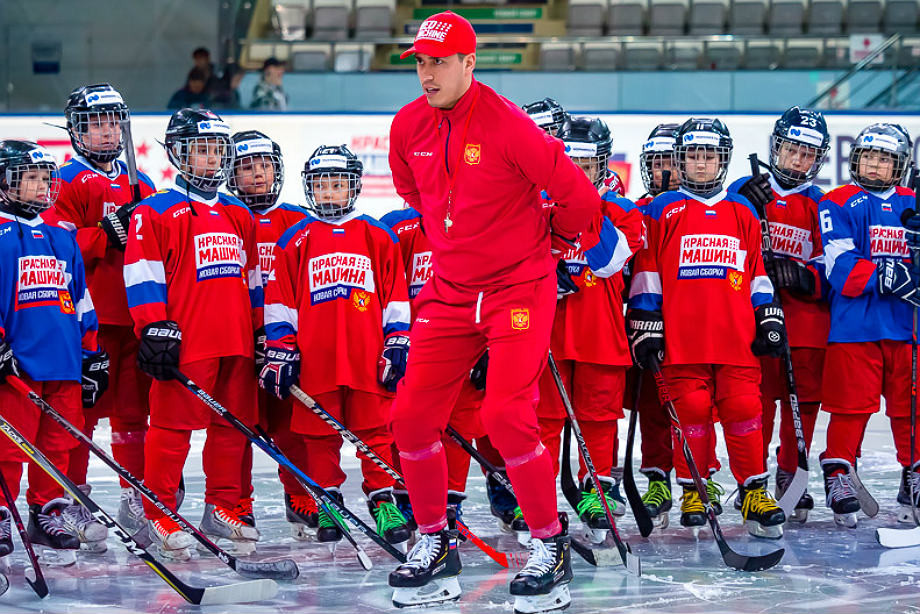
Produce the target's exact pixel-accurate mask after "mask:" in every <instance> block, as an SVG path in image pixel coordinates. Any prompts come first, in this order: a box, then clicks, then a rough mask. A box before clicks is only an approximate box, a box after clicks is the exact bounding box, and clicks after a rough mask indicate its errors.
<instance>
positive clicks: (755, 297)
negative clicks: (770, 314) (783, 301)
mask: <svg viewBox="0 0 920 614" xmlns="http://www.w3.org/2000/svg"><path fill="white" fill-rule="evenodd" d="M772 302H773V295H772V294H767V293H765V292H755V293H754V294H752V295H751V305H752V306H753V307H755V308H757V307H760V306H761V305H769V304H770V303H772Z"/></svg>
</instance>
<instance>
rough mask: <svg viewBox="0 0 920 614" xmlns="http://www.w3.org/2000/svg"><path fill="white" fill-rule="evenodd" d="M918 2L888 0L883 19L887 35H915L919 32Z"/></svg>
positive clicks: (883, 28) (884, 30) (883, 29)
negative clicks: (897, 33) (898, 33)
mask: <svg viewBox="0 0 920 614" xmlns="http://www.w3.org/2000/svg"><path fill="white" fill-rule="evenodd" d="M918 4H920V2H918V0H887V2H885V13H884V15H883V17H882V32H884V33H885V34H894V33H896V32H900V33H901V34H913V33H915V32H916V31H917V13H918V11H917V6H918Z"/></svg>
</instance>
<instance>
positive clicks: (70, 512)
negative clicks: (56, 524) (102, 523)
mask: <svg viewBox="0 0 920 614" xmlns="http://www.w3.org/2000/svg"><path fill="white" fill-rule="evenodd" d="M63 517H64V523H65V524H69V525H71V526H72V527H74V528H75V529H78V530H82V529H83V528H84V527H85V526H86V525H88V524H90V523H91V522H95V521H96V519H95V518H93V515H92V514H90V513H89V510H88V509H86V508H85V507H83V506H82V505H80V504H79V503H76V504H74V505H69V506H67V507H66V508H64V512H63Z"/></svg>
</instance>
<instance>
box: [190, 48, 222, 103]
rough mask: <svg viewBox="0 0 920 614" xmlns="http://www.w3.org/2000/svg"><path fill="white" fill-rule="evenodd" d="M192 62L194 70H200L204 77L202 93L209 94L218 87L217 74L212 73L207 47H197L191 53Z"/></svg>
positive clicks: (209, 53) (212, 67) (212, 68)
mask: <svg viewBox="0 0 920 614" xmlns="http://www.w3.org/2000/svg"><path fill="white" fill-rule="evenodd" d="M192 62H194V63H195V68H198V69H201V71H202V72H203V73H204V76H205V83H204V91H205V93H206V94H211V93H212V92H214V90H215V89H216V88H217V87H218V79H217V73H216V72H214V64H213V63H212V62H211V52H210V51H208V49H207V47H198V48H197V49H195V50H194V51H193V52H192Z"/></svg>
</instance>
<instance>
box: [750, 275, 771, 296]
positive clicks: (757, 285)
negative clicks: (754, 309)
mask: <svg viewBox="0 0 920 614" xmlns="http://www.w3.org/2000/svg"><path fill="white" fill-rule="evenodd" d="M755 294H773V282H771V281H770V278H769V277H767V276H766V275H758V276H757V277H755V278H754V279H753V280H752V281H751V296H754V295H755Z"/></svg>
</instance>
